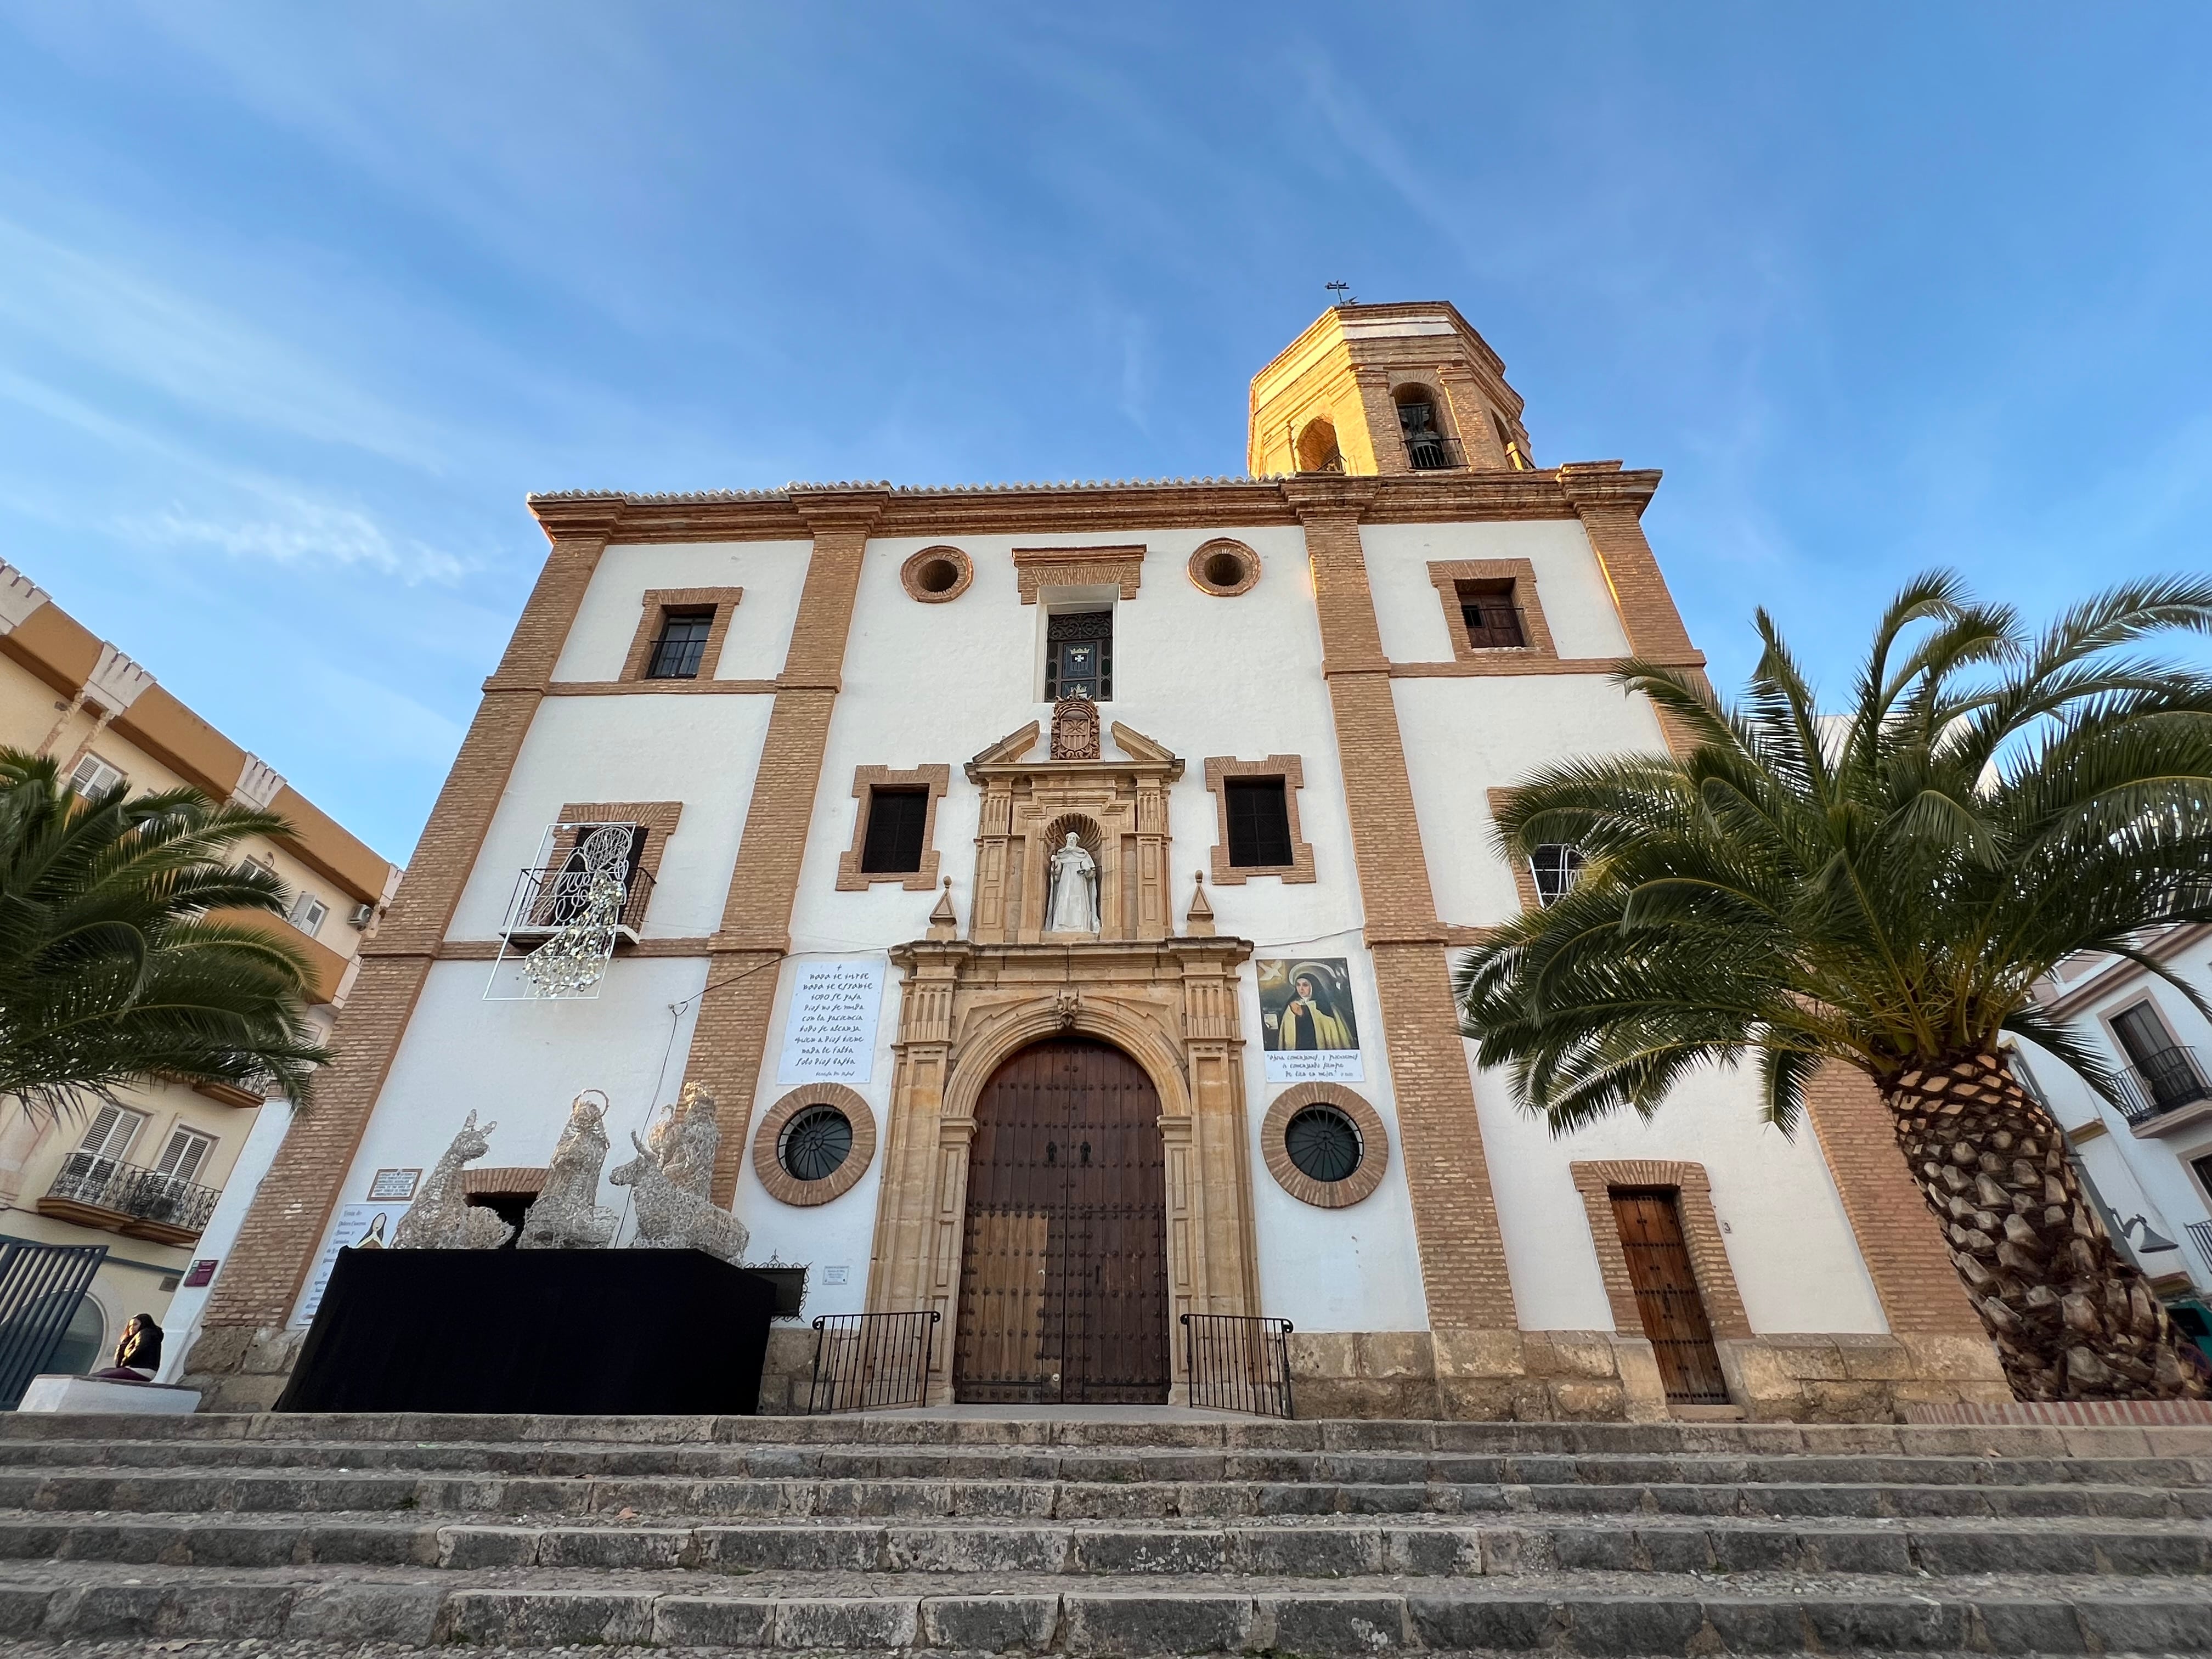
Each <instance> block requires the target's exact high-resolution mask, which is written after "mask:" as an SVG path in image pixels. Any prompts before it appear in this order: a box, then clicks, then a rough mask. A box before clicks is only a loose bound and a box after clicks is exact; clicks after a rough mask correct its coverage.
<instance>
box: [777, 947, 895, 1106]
mask: <svg viewBox="0 0 2212 1659" xmlns="http://www.w3.org/2000/svg"><path fill="white" fill-rule="evenodd" d="M883 1001H884V959H883V958H882V957H860V958H858V959H856V960H854V961H851V962H808V963H800V964H799V977H798V979H797V981H795V982H794V983H793V986H792V987H791V1012H790V1014H789V1016H788V1017H787V1018H786V1019H785V1021H784V1025H783V1059H782V1061H781V1063H780V1064H779V1065H778V1066H776V1070H775V1080H776V1081H777V1082H778V1083H866V1082H867V1081H868V1080H869V1079H870V1078H871V1077H872V1076H873V1075H874V1073H875V1066H876V1016H877V1013H878V1011H879V1010H880V1009H881V1008H882V1006H883Z"/></svg>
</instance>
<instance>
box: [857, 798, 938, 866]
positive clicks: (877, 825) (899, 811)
mask: <svg viewBox="0 0 2212 1659" xmlns="http://www.w3.org/2000/svg"><path fill="white" fill-rule="evenodd" d="M928 823H929V791H928V790H927V789H882V788H877V789H871V790H869V791H868V834H867V839H866V841H865V842H862V843H861V847H860V870H861V872H862V873H863V874H864V875H902V874H908V873H911V872H914V871H916V870H919V869H921V848H922V836H923V831H924V829H926V828H927V825H928Z"/></svg>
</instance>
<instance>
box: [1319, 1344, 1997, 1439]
mask: <svg viewBox="0 0 2212 1659" xmlns="http://www.w3.org/2000/svg"><path fill="white" fill-rule="evenodd" d="M1716 1346H1717V1347H1718V1349H1719V1351H1720V1357H1721V1369H1722V1371H1723V1374H1724V1375H1725V1376H1726V1377H1727V1379H1728V1384H1729V1396H1730V1399H1731V1400H1732V1401H1733V1402H1734V1405H1735V1409H1736V1410H1738V1411H1739V1412H1741V1414H1742V1415H1743V1416H1744V1417H1745V1418H1747V1419H1750V1420H1752V1421H1753V1422H1775V1423H1781V1422H1794V1423H1888V1422H1897V1421H1901V1420H1903V1415H1904V1412H1905V1408H1906V1407H1909V1406H1924V1405H1947V1404H1967V1403H1976V1404H1978V1403H1989V1404H2001V1403H2002V1402H2004V1401H2009V1400H2010V1399H2011V1398H2012V1391H2011V1390H2010V1389H2008V1387H2007V1386H2006V1385H2005V1381H2004V1375H2003V1372H2002V1369H2001V1368H2000V1367H1999V1365H1998V1364H1997V1358H1996V1352H1995V1351H1994V1350H1993V1349H1991V1348H1990V1345H1989V1344H1988V1343H1987V1342H1986V1341H1983V1340H1978V1339H1973V1338H1962V1337H1948V1336H1925V1335H1917V1334H1906V1335H1900V1336H1859V1335H1839V1336H1818V1335H1816V1336H1798V1335H1787V1336H1759V1337H1752V1338H1748V1339H1745V1340H1734V1341H1722V1342H1720V1343H1717V1345H1716ZM1290 1356H1291V1389H1292V1394H1293V1396H1294V1399H1295V1401H1296V1406H1297V1414H1298V1415H1299V1416H1300V1417H1302V1418H1319V1417H1358V1418H1433V1419H1457V1420H1474V1421H1500V1420H1502V1421H1520V1422H1587V1421H1596V1422H1623V1421H1626V1422H1662V1421H1665V1420H1666V1419H1668V1418H1670V1417H1674V1416H1676V1415H1682V1414H1691V1413H1688V1412H1685V1411H1678V1409H1677V1408H1674V1407H1669V1406H1668V1403H1667V1396H1666V1390H1665V1388H1664V1387H1663V1385H1662V1383H1661V1381H1660V1377H1659V1364H1658V1360H1657V1358H1656V1356H1655V1355H1654V1353H1653V1352H1652V1348H1651V1344H1650V1342H1649V1341H1647V1340H1644V1338H1642V1337H1626V1336H1618V1335H1616V1334H1613V1332H1611V1331H1520V1332H1464V1331H1445V1332H1439V1333H1431V1332H1427V1331H1334V1332H1328V1331H1324V1332H1305V1331H1301V1332H1295V1333H1293V1334H1291V1338H1290ZM1710 1409H1711V1408H1698V1410H1697V1413H1696V1414H1705V1413H1706V1412H1709V1411H1710Z"/></svg>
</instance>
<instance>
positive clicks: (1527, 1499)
mask: <svg viewBox="0 0 2212 1659" xmlns="http://www.w3.org/2000/svg"><path fill="white" fill-rule="evenodd" d="M189 1638H216V1639H219V1640H220V1639H225V1638H227V1639H228V1640H229V1641H233V1642H236V1641H240V1640H242V1639H243V1638H253V1639H254V1640H255V1641H257V1642H258V1643H260V1644H263V1649H262V1650H264V1651H265V1650H266V1649H267V1647H268V1646H269V1645H270V1644H280V1643H281V1644H288V1645H289V1644H299V1645H300V1646H301V1649H302V1650H307V1648H309V1647H310V1646H312V1645H313V1644H349V1645H358V1644H369V1643H374V1644H391V1645H392V1646H396V1647H415V1646H422V1647H427V1646H432V1645H436V1644H459V1643H469V1644H481V1645H486V1646H494V1647H507V1648H515V1649H532V1648H547V1647H556V1646H564V1645H569V1644H614V1645H624V1644H635V1645H638V1646H645V1645H659V1646H665V1647H678V1648H682V1647H706V1648H736V1649H753V1648H780V1649H786V1650H789V1649H807V1650H908V1649H944V1650H957V1651H962V1652H1004V1651H1010V1650H1011V1651H1033V1652H1049V1653H1066V1654H1115V1655H1142V1654H1166V1653H1186V1652H1203V1651H1224V1652H1237V1651H1249V1652H1274V1653H1285V1654H1287V1653H1297V1654H1310V1655H1322V1654H1329V1655H1336V1654H1343V1655H1350V1654H1363V1655H1367V1654H1376V1653H1380V1652H1383V1651H1385V1650H1390V1649H1397V1648H1403V1649H1434V1650H1504V1651H1528V1650H1546V1651H1552V1652H1570V1653H1601V1654H1662V1653H1674V1654H1682V1653H1690V1654H1705V1653H1718V1652H1747V1653H1777V1652H1801V1651H1802V1652H1814V1651H1818V1652H1825V1653H1838V1652H1845V1653H1848V1652H1899V1651H1913V1652H1928V1651H1978V1652H1997V1653H2084V1652H2088V1653H2117V1652H2129V1651H2136V1652H2161V1653H2166V1652H2198V1651H2212V1429H2208V1428H2165V1429H2118V1428H2100V1429H2063V1430H2062V1429H2053V1428H2041V1427H2021V1426H2011V1425H1990V1426H1956V1427H1911V1426H1904V1427H1898V1426H1889V1425H1807V1426H1799V1425H1787V1424H1780V1425H1777V1424H1759V1425H1746V1424H1680V1423H1675V1424H1661V1425H1648V1424H1645V1425H1629V1424H1532V1423H1504V1424H1500V1423H1425V1422H1418V1423H1391V1422H1314V1423H1279V1422H1271V1421H1261V1420H1254V1419H1200V1418H1197V1417H1195V1416H1194V1414H1183V1415H1182V1416H1181V1417H1179V1418H1176V1419H1166V1418H1164V1417H1162V1416H1158V1415H1155V1416H1152V1417H1150V1418H1146V1417H1144V1416H1142V1415H1141V1414H1135V1413H1133V1414H1131V1415H1130V1416H1129V1417H1128V1418H1127V1419H1073V1420H1066V1419H1064V1420H1050V1421H1042V1420H1022V1419H998V1418H974V1417H965V1416H956V1417H944V1416H937V1417H929V1416H870V1417H841V1418H826V1419H825V1418H812V1419H808V1418H720V1419H606V1418H593V1419H550V1418H521V1417H513V1418H503V1417H473V1418H457V1417H441V1418H433V1417H422V1416H383V1417H352V1416H330V1417H317V1418H310V1417H279V1416H233V1417H224V1416H201V1417H188V1418H114V1417H102V1418H66V1417H52V1416H24V1415H20V1414H16V1415H8V1416H0V1640H7V1641H9V1642H25V1641H32V1642H38V1641H44V1642H52V1643H61V1644H67V1645H68V1646H70V1648H72V1649H73V1648H75V1647H76V1645H77V1644H87V1643H98V1644H112V1645H113V1646H114V1647H115V1648H117V1649H119V1650H125V1651H137V1650H140V1649H141V1648H142V1647H143V1645H147V1644H153V1643H155V1642H169V1643H172V1644H177V1643H179V1642H181V1641H183V1640H185V1639H189ZM188 1651H196V1652H201V1653H204V1652H207V1651H209V1650H206V1649H197V1648H196V1649H191V1650H188Z"/></svg>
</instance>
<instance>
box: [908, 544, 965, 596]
mask: <svg viewBox="0 0 2212 1659" xmlns="http://www.w3.org/2000/svg"><path fill="white" fill-rule="evenodd" d="M939 565H949V566H951V568H952V570H953V571H954V573H955V574H954V578H953V580H951V581H949V582H945V583H944V584H943V585H942V586H929V585H928V581H929V580H934V579H935V578H936V576H937V574H938V573H937V572H936V571H935V570H934V569H933V567H936V566H939ZM925 573H927V575H926V574H925ZM899 580H900V582H901V583H902V585H903V586H905V588H906V591H907V592H908V593H909V594H911V595H912V596H913V597H914V598H915V599H919V600H921V603H922V604H924V605H949V604H951V602H952V601H953V600H954V599H958V598H959V597H960V596H961V595H962V594H963V593H965V592H967V591H968V584H969V583H970V582H972V581H974V580H975V561H974V560H972V559H970V558H969V556H967V555H966V554H965V553H963V552H962V551H961V550H959V549H958V548H957V547H925V548H923V549H922V550H921V552H919V553H917V554H915V556H913V557H912V558H910V559H908V561H907V562H905V563H904V564H902V565H901V566H900V567H899Z"/></svg>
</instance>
